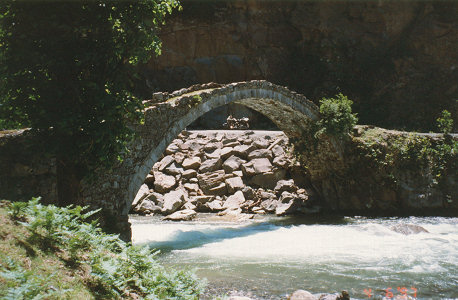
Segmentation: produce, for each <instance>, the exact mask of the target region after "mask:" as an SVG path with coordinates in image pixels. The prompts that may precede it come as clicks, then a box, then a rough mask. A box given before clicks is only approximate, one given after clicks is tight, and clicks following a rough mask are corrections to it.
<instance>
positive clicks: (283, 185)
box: [275, 179, 298, 194]
mask: <svg viewBox="0 0 458 300" xmlns="http://www.w3.org/2000/svg"><path fill="white" fill-rule="evenodd" d="M297 189H298V187H297V186H296V185H295V184H294V180H292V179H288V180H279V181H278V182H277V184H276V185H275V192H277V193H279V194H281V193H283V192H284V191H287V192H290V193H293V192H295V191H297Z"/></svg>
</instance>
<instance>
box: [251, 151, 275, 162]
mask: <svg viewBox="0 0 458 300" xmlns="http://www.w3.org/2000/svg"><path fill="white" fill-rule="evenodd" d="M255 158H268V159H269V160H271V159H272V152H271V151H270V150H268V149H258V150H254V151H251V152H250V153H249V154H248V159H249V160H252V159H255Z"/></svg>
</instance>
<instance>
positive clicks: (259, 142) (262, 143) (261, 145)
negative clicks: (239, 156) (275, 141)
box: [253, 138, 269, 149]
mask: <svg viewBox="0 0 458 300" xmlns="http://www.w3.org/2000/svg"><path fill="white" fill-rule="evenodd" d="M253 145H254V146H255V147H256V148H258V149H265V148H267V147H269V142H268V141H267V140H266V139H263V138H260V139H256V140H255V141H254V142H253Z"/></svg>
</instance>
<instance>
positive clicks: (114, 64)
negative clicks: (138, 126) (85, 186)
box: [0, 0, 179, 204]
mask: <svg viewBox="0 0 458 300" xmlns="http://www.w3.org/2000/svg"><path fill="white" fill-rule="evenodd" d="M177 7H179V3H178V1H177V0H136V1H133V0H124V1H109V0H105V1H103V0H99V1H96V0H77V1H64V0H61V1H47V0H42V1H37V0H27V1H25V0H24V1H17V0H16V1H14V0H0V80H1V86H0V120H1V121H0V126H3V127H14V126H22V127H31V130H32V131H33V132H34V133H35V134H37V135H39V136H40V139H41V141H42V145H41V146H42V147H44V148H46V152H48V153H50V154H51V155H53V156H55V157H56V159H57V176H58V195H59V202H60V203H61V204H67V203H69V202H74V201H75V197H76V195H77V194H78V190H79V182H80V181H81V179H82V178H84V177H85V176H87V175H88V174H90V173H91V172H93V171H94V170H95V169H96V168H98V167H100V166H101V165H102V166H105V167H109V166H110V165H112V164H113V163H114V162H115V161H116V157H117V156H118V155H119V153H120V151H121V150H122V149H123V148H124V147H125V145H126V142H127V141H128V140H129V138H130V137H132V132H131V130H129V129H128V124H129V123H135V122H139V121H140V120H141V109H142V103H141V99H139V97H136V95H135V94H134V93H133V91H134V84H133V83H134V81H135V78H137V77H138V73H137V72H136V69H135V66H136V65H137V64H138V63H139V62H145V61H147V60H148V59H149V58H150V57H151V56H152V55H153V54H156V55H158V54H160V46H161V43H160V40H159V38H158V37H157V32H158V28H159V26H160V25H161V24H163V23H164V18H165V16H166V15H167V14H168V13H171V11H172V9H174V8H177ZM0 129H1V128H0Z"/></svg>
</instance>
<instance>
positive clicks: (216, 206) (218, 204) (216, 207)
mask: <svg viewBox="0 0 458 300" xmlns="http://www.w3.org/2000/svg"><path fill="white" fill-rule="evenodd" d="M205 206H206V207H207V208H208V210H209V211H211V212H218V211H222V210H223V209H224V208H223V201H221V200H213V201H210V202H208V203H206V204H205Z"/></svg>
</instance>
